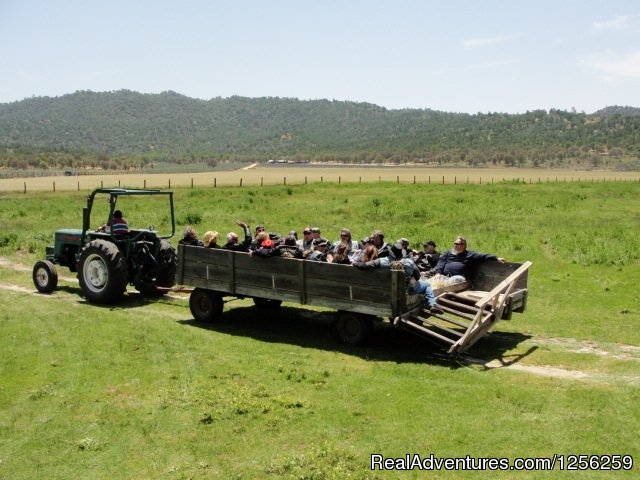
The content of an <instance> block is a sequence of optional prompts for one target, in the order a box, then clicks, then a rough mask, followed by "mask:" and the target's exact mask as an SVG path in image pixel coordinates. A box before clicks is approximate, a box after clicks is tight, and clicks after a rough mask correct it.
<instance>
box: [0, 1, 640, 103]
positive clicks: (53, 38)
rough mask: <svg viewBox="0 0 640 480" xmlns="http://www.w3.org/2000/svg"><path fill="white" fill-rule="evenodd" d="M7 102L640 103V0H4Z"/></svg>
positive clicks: (1, 83) (2, 68) (3, 89)
mask: <svg viewBox="0 0 640 480" xmlns="http://www.w3.org/2000/svg"><path fill="white" fill-rule="evenodd" d="M0 58H1V59H2V61H1V63H0V103H6V102H12V101H16V100H21V99H24V98H28V97H31V96H60V95H64V94H67V93H73V92H75V91H76V90H93V91H112V90H120V89H128V90H135V91H138V92H143V93H159V92H162V91H167V90H172V91H175V92H178V93H181V94H184V95H187V96H189V97H194V98H202V99H210V98H213V97H229V96H232V95H240V96H246V97H267V96H270V97H295V98H299V99H304V100H306V99H320V98H323V99H324V98H326V99H329V100H347V101H357V102H369V103H373V104H377V105H381V106H384V107H387V108H430V109H434V110H442V111H448V112H468V113H477V112H507V113H521V112H525V111H527V110H535V109H550V108H559V109H563V110H571V109H573V108H575V109H576V110H577V111H584V112H587V113H591V112H593V111H596V110H598V109H600V108H603V107H605V106H611V105H628V106H635V107H640V2H639V1H638V0H633V1H632V0H608V1H606V2H605V1H602V0H598V1H594V0H565V1H563V0H553V1H548V0H536V1H528V2H525V1H524V0H522V1H516V0H511V1H509V0H500V1H498V0H486V1H482V0H476V1H472V0H459V1H456V0H448V1H447V0H442V1H432V0H393V1H392V0H388V1H380V0H368V1H365V0H340V1H338V0H327V1H322V0H308V1H307V0H264V1H257V0H247V1H242V0H228V1H219V0H208V1H207V0H184V1H175V0H174V1H165V0H155V1H151V0H126V1H122V0H109V1H90V0H84V1H80V0H67V1H63V0H46V1H45V0H0Z"/></svg>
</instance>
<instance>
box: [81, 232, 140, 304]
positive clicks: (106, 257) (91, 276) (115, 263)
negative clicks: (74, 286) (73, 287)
mask: <svg viewBox="0 0 640 480" xmlns="http://www.w3.org/2000/svg"><path fill="white" fill-rule="evenodd" d="M78 280H79V282H80V288H81V289H82V293H83V295H84V296H85V297H86V298H87V300H89V302H91V303H114V302H115V301H116V300H118V298H120V297H121V296H122V294H123V293H124V291H125V290H126V289H127V283H128V274H127V264H126V262H125V259H124V258H123V256H122V253H121V252H120V250H118V247H116V246H115V245H114V244H113V243H111V242H108V241H106V240H93V241H92V242H90V243H89V244H88V245H87V246H85V247H84V248H83V250H82V252H81V253H80V260H79V262H78Z"/></svg>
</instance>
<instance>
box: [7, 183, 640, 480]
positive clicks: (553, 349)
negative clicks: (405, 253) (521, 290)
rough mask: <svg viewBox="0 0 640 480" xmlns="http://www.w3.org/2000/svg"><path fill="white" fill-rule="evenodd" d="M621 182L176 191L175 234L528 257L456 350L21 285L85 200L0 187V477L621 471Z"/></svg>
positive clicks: (625, 339) (629, 282)
mask: <svg viewBox="0 0 640 480" xmlns="http://www.w3.org/2000/svg"><path fill="white" fill-rule="evenodd" d="M638 188H639V185H638V184H637V183H570V184H561V183H548V184H545V183H543V184H522V183H519V184H513V183H511V182H508V183H495V184H492V185H424V184H422V185H420V184H419V185H412V184H408V185H397V184H396V183H394V182H388V183H385V182H382V183H370V184H368V183H362V184H359V183H343V184H337V183H322V184H321V183H314V184H309V185H300V186H273V187H261V188H247V187H243V188H234V187H225V188H220V187H218V188H215V189H214V188H208V189H198V188H196V189H191V188H184V189H177V190H176V191H175V196H176V217H177V219H178V224H179V230H181V229H182V227H184V226H185V225H186V224H187V223H190V224H193V225H194V226H195V228H196V229H197V230H198V232H199V233H200V234H202V233H204V231H206V230H209V229H215V230H218V231H219V232H221V233H222V234H223V235H224V234H225V233H226V232H228V231H229V230H234V229H236V228H237V227H236V225H235V224H234V220H236V219H240V220H244V221H247V222H248V223H250V224H251V225H252V226H254V225H255V224H257V223H264V224H266V226H267V229H268V230H271V231H277V232H280V233H287V232H288V231H289V230H291V229H296V230H297V231H298V232H301V231H302V228H303V227H304V226H305V225H312V226H319V227H321V228H322V231H323V234H324V235H325V236H327V237H328V238H330V239H332V240H335V239H336V238H337V236H338V233H339V230H340V228H342V227H349V228H351V230H352V232H353V233H354V236H355V237H356V238H361V237H363V236H367V235H369V234H370V233H371V231H372V230H373V229H374V228H380V229H382V230H383V231H384V232H385V234H386V236H387V238H388V239H390V240H393V239H396V238H399V237H401V236H402V237H407V238H409V239H410V240H411V242H412V243H413V244H414V245H417V244H418V243H421V242H422V241H424V240H425V239H426V238H432V239H434V240H435V241H436V242H437V243H438V246H439V248H440V249H441V250H444V249H446V248H450V244H451V243H452V241H453V239H454V237H455V236H456V235H457V234H464V235H465V236H466V237H467V239H468V241H469V248H471V249H474V250H478V251H481V252H492V253H496V254H499V255H500V256H503V257H505V258H507V259H508V260H510V261H524V260H531V261H532V262H533V267H532V268H531V270H530V271H529V291H530V293H529V304H528V309H527V311H526V312H525V313H524V314H522V315H518V314H515V315H514V316H513V319H512V320H511V321H508V322H507V321H504V322H500V323H499V324H498V325H497V327H496V329H495V331H494V332H493V333H492V334H490V335H489V336H487V337H485V338H483V339H482V340H481V341H480V342H479V343H478V344H477V345H476V346H474V347H473V348H472V349H471V350H470V351H469V352H468V355H466V356H464V357H459V358H450V357H448V356H447V355H446V354H445V353H444V351H443V350H442V349H441V348H440V347H438V346H437V345H433V344H431V343H428V342H426V341H424V340H422V339H419V338H416V337H413V336H410V335H408V334H406V333H403V332H400V331H396V330H394V329H392V328H391V327H389V326H387V325H379V326H378V328H377V329H376V331H375V332H374V338H373V339H372V342H371V344H370V345H368V346H366V347H360V348H356V347H346V346H342V345H338V343H337V342H336V340H335V338H334V336H333V332H332V329H331V325H330V324H331V314H332V312H331V311H326V310H320V309H317V310H316V309H309V308H301V307H300V306H298V305H295V304H284V306H283V308H282V309H280V310H279V311H276V312H272V313H265V312H264V311H260V310H257V309H256V308H255V307H254V306H253V304H252V302H251V301H250V300H238V301H233V302H229V303H228V304H227V305H226V306H225V315H224V318H223V320H222V321H221V322H220V323H217V324H213V325H202V324H198V323H196V322H195V321H193V319H192V318H191V315H190V312H189V308H188V301H187V296H186V295H184V294H174V295H171V296H168V297H166V298H162V299H160V300H147V299H143V298H141V297H140V296H138V295H137V294H136V293H135V292H133V291H132V292H130V293H129V294H128V295H127V297H126V298H125V300H124V302H123V303H122V304H121V305H118V306H115V307H103V306H94V305H90V304H87V303H86V302H85V301H84V300H83V299H82V298H81V297H80V296H79V287H78V284H77V281H75V278H74V277H75V275H74V274H71V273H69V272H68V271H66V270H65V269H61V270H60V275H61V277H62V278H61V280H60V288H59V290H58V291H57V292H55V293H54V294H52V295H48V296H47V295H38V294H35V293H34V292H35V288H34V287H33V284H32V282H31V267H32V265H33V263H34V262H35V261H36V260H37V259H40V258H42V257H43V255H44V248H45V246H46V245H48V244H50V243H51V242H52V237H53V232H54V231H55V229H56V228H61V227H80V224H81V209H82V207H83V206H84V204H85V197H86V195H87V193H88V192H87V191H84V192H73V191H70V192H56V193H30V194H29V195H23V194H20V193H0V303H1V305H2V309H1V310H0V339H1V342H2V349H0V478H2V479H4V478H7V479H12V480H13V479H33V478H47V479H69V478H86V479H113V478H127V479H148V478H163V479H164V478H168V479H191V478H193V479H210V478H211V479H213V478H216V479H219V478H224V479H227V478H230V479H234V478H235V479H256V478H260V479H280V478H290V479H348V478H352V479H387V478H389V479H396V478H399V479H423V478H429V479H449V478H450V479H458V478H469V479H484V478H495V479H555V478H576V479H600V478H629V479H632V478H634V479H635V478H638V473H639V472H640V467H639V466H638V463H639V462H640V440H638V434H637V432H638V431H639V430H640V406H639V405H640V402H639V400H640V332H639V329H638V325H639V324H640V300H639V299H638V288H637V285H638V283H639V282H640V268H639V266H640V242H638V240H637V232H638V231H639V228H638V227H639V226H640V200H638V198H640V197H639V196H638ZM152 214H154V216H156V217H158V216H159V217H160V218H162V214H161V212H141V211H125V216H127V217H128V219H129V222H130V224H132V225H143V226H146V225H147V222H146V219H147V217H148V216H150V215H152ZM164 221H165V222H166V218H165V219H164ZM176 240H177V239H176ZM374 454H380V455H383V456H384V457H385V458H389V459H394V458H405V456H406V455H407V454H409V455H414V454H415V455H420V456H422V457H423V458H428V457H429V456H430V455H431V454H433V455H434V456H435V457H437V458H460V457H465V456H467V455H469V456H471V457H473V458H481V457H482V458H487V457H491V458H504V459H508V460H509V461H510V462H514V461H515V459H516V458H518V457H522V458H551V457H553V456H554V454H556V455H562V456H564V457H563V458H564V463H565V467H566V466H567V465H568V463H571V461H572V460H573V459H574V457H571V455H590V456H593V455H616V454H617V455H627V456H631V457H632V458H633V461H634V464H633V467H632V468H631V470H616V471H612V470H607V471H598V470H594V469H587V470H571V471H563V472H561V471H560V469H559V465H558V464H556V467H555V470H554V471H515V470H505V471H500V470H495V471H488V470H484V471H460V470H458V471H446V470H444V469H441V470H434V471H424V470H419V469H414V470H411V471H398V470H395V471H391V470H390V471H382V470H380V469H376V470H373V471H372V470H371V469H370V467H371V462H372V455H374ZM576 460H577V457H576ZM588 460H589V461H591V466H592V467H595V466H597V465H596V463H597V462H596V460H597V458H596V457H589V458H588ZM601 460H602V462H603V463H606V461H607V458H606V457H602V459H601ZM628 460H629V457H625V458H624V461H625V462H628ZM581 462H584V459H581ZM611 465H613V466H614V467H615V466H616V464H615V462H614V463H613V464H610V465H609V466H611ZM624 465H628V463H624ZM573 466H576V467H578V466H583V465H582V463H580V464H578V463H577V461H576V462H575V465H573Z"/></svg>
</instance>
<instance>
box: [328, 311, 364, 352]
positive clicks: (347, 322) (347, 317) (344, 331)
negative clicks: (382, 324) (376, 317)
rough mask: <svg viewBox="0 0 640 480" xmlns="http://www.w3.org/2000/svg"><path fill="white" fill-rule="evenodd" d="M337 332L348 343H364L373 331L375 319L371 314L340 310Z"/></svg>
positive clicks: (336, 322)
mask: <svg viewBox="0 0 640 480" xmlns="http://www.w3.org/2000/svg"><path fill="white" fill-rule="evenodd" d="M335 327H336V333H337V335H338V338H339V339H340V341H341V342H342V343H344V344H346V345H364V344H365V343H366V342H367V340H368V339H369V337H370V336H371V332H372V331H373V319H372V318H371V317H370V316H369V315H363V314H358V313H352V312H345V311H338V312H336V317H335Z"/></svg>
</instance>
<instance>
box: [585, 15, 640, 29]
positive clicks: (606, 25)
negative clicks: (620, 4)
mask: <svg viewBox="0 0 640 480" xmlns="http://www.w3.org/2000/svg"><path fill="white" fill-rule="evenodd" d="M637 18H638V15H614V16H613V18H612V19H610V20H605V21H603V22H593V23H592V26H593V28H594V29H595V30H598V31H600V30H626V29H627V28H629V27H631V26H632V25H633V22H634V20H636V19H637Z"/></svg>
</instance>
